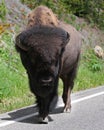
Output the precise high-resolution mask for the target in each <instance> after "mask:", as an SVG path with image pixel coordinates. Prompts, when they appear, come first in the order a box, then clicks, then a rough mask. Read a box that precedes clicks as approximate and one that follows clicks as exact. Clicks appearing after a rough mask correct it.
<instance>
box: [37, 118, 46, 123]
mask: <svg viewBox="0 0 104 130" xmlns="http://www.w3.org/2000/svg"><path fill="white" fill-rule="evenodd" d="M38 122H39V123H41V124H48V117H46V118H45V119H43V117H39V119H38Z"/></svg>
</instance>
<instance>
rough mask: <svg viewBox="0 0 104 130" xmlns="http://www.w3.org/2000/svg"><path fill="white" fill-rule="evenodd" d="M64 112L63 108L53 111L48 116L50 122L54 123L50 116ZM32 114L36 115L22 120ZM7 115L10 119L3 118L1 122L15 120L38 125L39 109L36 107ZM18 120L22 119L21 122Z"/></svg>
mask: <svg viewBox="0 0 104 130" xmlns="http://www.w3.org/2000/svg"><path fill="white" fill-rule="evenodd" d="M62 110H63V107H57V108H55V109H53V110H52V111H51V112H50V113H49V116H48V120H49V122H50V121H53V119H52V117H51V116H50V115H53V114H60V113H62ZM31 114H34V115H33V116H31V117H28V118H26V119H23V120H21V119H20V118H22V117H25V116H28V115H31ZM7 115H8V116H9V117H7V118H6V117H3V118H1V120H6V121H13V120H14V121H16V122H21V123H30V124H38V109H37V106H36V105H34V106H31V107H27V108H23V109H20V110H15V111H13V112H9V113H8V114H7ZM18 119H20V120H18Z"/></svg>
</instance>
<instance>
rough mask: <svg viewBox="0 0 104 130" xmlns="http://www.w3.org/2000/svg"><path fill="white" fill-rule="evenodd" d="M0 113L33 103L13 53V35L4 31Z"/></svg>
mask: <svg viewBox="0 0 104 130" xmlns="http://www.w3.org/2000/svg"><path fill="white" fill-rule="evenodd" d="M1 43H2V47H0V113H1V112H4V111H8V110H12V109H15V108H19V107H22V106H25V105H29V104H31V103H33V100H31V99H33V98H34V97H32V96H31V95H32V94H31V93H30V90H29V87H28V80H27V75H26V73H25V70H24V68H23V66H22V64H21V62H20V58H19V56H18V54H17V52H16V51H15V48H14V43H13V35H12V34H11V33H10V32H9V31H6V32H5V33H3V34H2V35H1V39H0V44H1Z"/></svg>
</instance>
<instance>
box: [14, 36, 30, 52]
mask: <svg viewBox="0 0 104 130" xmlns="http://www.w3.org/2000/svg"><path fill="white" fill-rule="evenodd" d="M21 35H22V34H19V35H18V36H17V37H16V43H15V44H16V45H17V46H18V47H19V48H21V49H22V50H24V51H27V50H28V47H27V46H25V45H24V44H23V43H22V42H21V41H23V40H22V37H21Z"/></svg>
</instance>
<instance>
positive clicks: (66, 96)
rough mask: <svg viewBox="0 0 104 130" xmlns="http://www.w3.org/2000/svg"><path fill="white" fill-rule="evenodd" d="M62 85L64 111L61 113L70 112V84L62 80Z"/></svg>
mask: <svg viewBox="0 0 104 130" xmlns="http://www.w3.org/2000/svg"><path fill="white" fill-rule="evenodd" d="M63 83H64V88H63V95H62V98H63V102H64V104H65V105H64V110H63V112H70V111H71V97H70V95H71V87H70V84H69V81H67V79H66V80H64V81H63Z"/></svg>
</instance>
